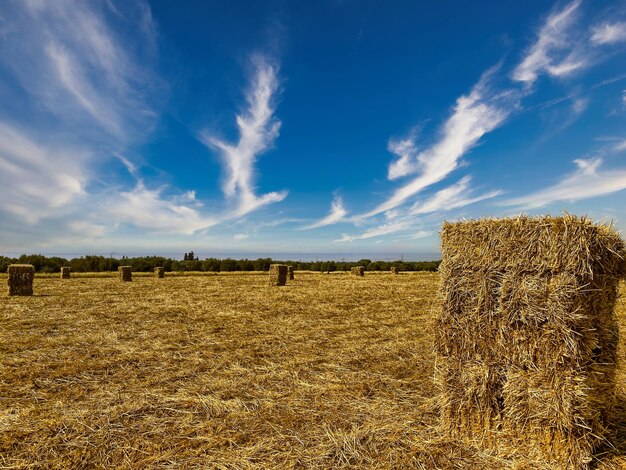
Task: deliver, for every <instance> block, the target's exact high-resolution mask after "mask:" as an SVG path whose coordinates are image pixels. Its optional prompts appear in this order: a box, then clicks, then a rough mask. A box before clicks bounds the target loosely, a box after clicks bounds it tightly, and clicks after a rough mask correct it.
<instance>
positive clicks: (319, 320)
mask: <svg viewBox="0 0 626 470" xmlns="http://www.w3.org/2000/svg"><path fill="white" fill-rule="evenodd" d="M0 280H1V281H2V283H3V285H4V283H5V282H6V281H5V280H4V278H1V279H0ZM437 287H438V275H437V274H428V273H402V274H400V275H396V276H394V275H391V274H387V273H379V274H373V273H366V276H365V277H364V278H356V277H353V276H350V275H348V274H347V273H333V274H319V273H318V274H314V273H296V280H295V281H290V283H289V285H287V286H285V287H270V286H268V285H267V274H265V273H257V274H225V275H214V276H167V277H166V278H165V279H156V278H153V277H142V276H135V277H134V280H133V282H131V283H123V282H120V281H119V280H118V279H117V278H115V277H103V276H100V277H93V278H88V277H73V278H72V279H70V280H61V279H58V278H56V277H37V278H36V279H35V286H34V288H35V296H33V297H8V296H7V294H6V289H5V288H3V292H2V293H0V468H28V467H31V468H85V467H111V468H150V467H168V468H193V467H201V468H224V469H246V468H277V469H278V468H280V469H282V468H342V467H346V468H349V467H351V468H427V469H431V468H444V469H448V468H459V469H466V468H479V467H482V468H518V469H520V468H529V469H530V468H541V466H540V464H539V463H537V462H530V461H528V462H522V463H521V464H520V462H519V461H518V462H517V463H514V462H513V461H508V460H506V459H504V458H502V457H495V456H490V455H485V454H484V453H479V452H478V451H475V450H473V449H471V448H464V447H463V446H461V445H458V444H456V443H454V442H450V441H446V440H444V439H441V438H439V437H438V434H437V430H436V424H437V401H436V399H434V397H435V389H434V387H433V384H432V377H433V368H434V367H435V361H434V355H433V352H432V344H433V322H434V318H435V315H436V314H437V300H436V292H437ZM622 293H624V286H623V285H622ZM618 302H619V303H618V308H617V316H618V320H619V323H620V329H621V332H622V338H621V344H620V358H621V359H622V360H621V368H620V370H619V372H618V380H619V381H620V382H621V383H620V385H619V390H618V392H619V396H620V397H621V403H620V406H618V409H617V412H616V414H615V423H614V424H615V433H616V434H615V435H616V437H615V438H614V439H613V444H614V446H615V448H612V449H611V448H609V447H607V449H606V452H607V453H606V454H605V455H601V456H600V457H599V462H597V463H596V466H597V467H598V468H626V406H625V405H624V400H623V399H624V397H626V370H625V368H626V364H624V362H625V360H624V351H625V350H626V341H625V338H626V301H625V300H624V298H620V299H619V301H618Z"/></svg>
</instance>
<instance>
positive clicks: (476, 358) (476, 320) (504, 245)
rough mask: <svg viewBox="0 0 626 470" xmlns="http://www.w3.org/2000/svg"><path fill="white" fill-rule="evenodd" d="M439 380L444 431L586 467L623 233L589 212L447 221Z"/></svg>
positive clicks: (600, 416) (603, 401) (604, 402)
mask: <svg viewBox="0 0 626 470" xmlns="http://www.w3.org/2000/svg"><path fill="white" fill-rule="evenodd" d="M441 239H442V263H441V266H440V268H439V270H440V273H441V287H440V296H441V302H442V309H441V314H440V316H439V318H438V319H437V324H436V331H435V349H436V354H437V366H436V369H435V370H436V372H435V380H436V383H437V387H438V389H439V398H440V400H439V402H440V403H441V418H440V424H441V427H442V431H443V432H444V433H445V434H447V435H448V436H450V437H454V438H458V439H460V440H461V441H465V442H467V443H470V444H472V445H475V446H478V447H479V448H484V449H486V450H489V451H490V452H495V453H496V454H497V455H500V456H502V457H505V458H511V459H513V460H515V459H516V458H518V457H522V456H523V457H524V458H532V459H535V460H537V461H540V462H544V463H545V464H546V465H555V466H556V467H557V468H586V467H587V466H588V465H589V462H590V461H591V459H592V456H593V452H594V450H595V449H597V448H598V446H599V445H601V444H602V443H603V442H604V441H605V438H606V436H607V425H608V422H607V418H608V417H609V416H610V414H611V410H612V408H613V406H614V401H615V383H614V375H615V368H616V364H615V363H616V360H617V357H616V354H617V353H616V351H617V344H618V330H617V322H616V320H615V318H614V316H613V309H614V305H615V301H616V298H617V291H618V283H619V279H620V277H621V276H623V275H624V260H623V256H624V242H623V241H622V239H621V238H620V236H619V234H617V232H615V231H614V230H613V229H612V227H609V226H604V225H595V224H593V223H592V222H591V221H589V220H588V219H587V218H578V217H575V216H571V215H566V216H564V217H550V216H547V217H537V218H531V217H526V216H521V217H516V218H510V219H499V220H498V219H485V220H477V221H469V222H459V223H444V226H443V230H442V233H441Z"/></svg>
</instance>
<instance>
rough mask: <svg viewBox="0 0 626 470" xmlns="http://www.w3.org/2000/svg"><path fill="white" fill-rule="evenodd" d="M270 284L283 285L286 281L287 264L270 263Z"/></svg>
mask: <svg viewBox="0 0 626 470" xmlns="http://www.w3.org/2000/svg"><path fill="white" fill-rule="evenodd" d="M269 273H270V286H284V285H285V284H286V283H287V265H285V264H272V265H270V271H269Z"/></svg>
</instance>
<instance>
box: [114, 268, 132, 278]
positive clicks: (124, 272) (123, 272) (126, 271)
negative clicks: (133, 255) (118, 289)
mask: <svg viewBox="0 0 626 470" xmlns="http://www.w3.org/2000/svg"><path fill="white" fill-rule="evenodd" d="M117 271H118V273H119V278H120V280H121V281H132V280H133V272H132V271H131V269H130V266H120V267H119V268H117Z"/></svg>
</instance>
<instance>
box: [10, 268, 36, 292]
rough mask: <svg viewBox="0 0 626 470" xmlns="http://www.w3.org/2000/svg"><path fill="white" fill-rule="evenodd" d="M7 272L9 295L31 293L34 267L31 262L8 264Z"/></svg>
mask: <svg viewBox="0 0 626 470" xmlns="http://www.w3.org/2000/svg"><path fill="white" fill-rule="evenodd" d="M7 274H8V279H7V284H8V285H9V295H33V279H34V278H35V268H34V267H33V265H32V264H10V265H9V267H8V269H7Z"/></svg>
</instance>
